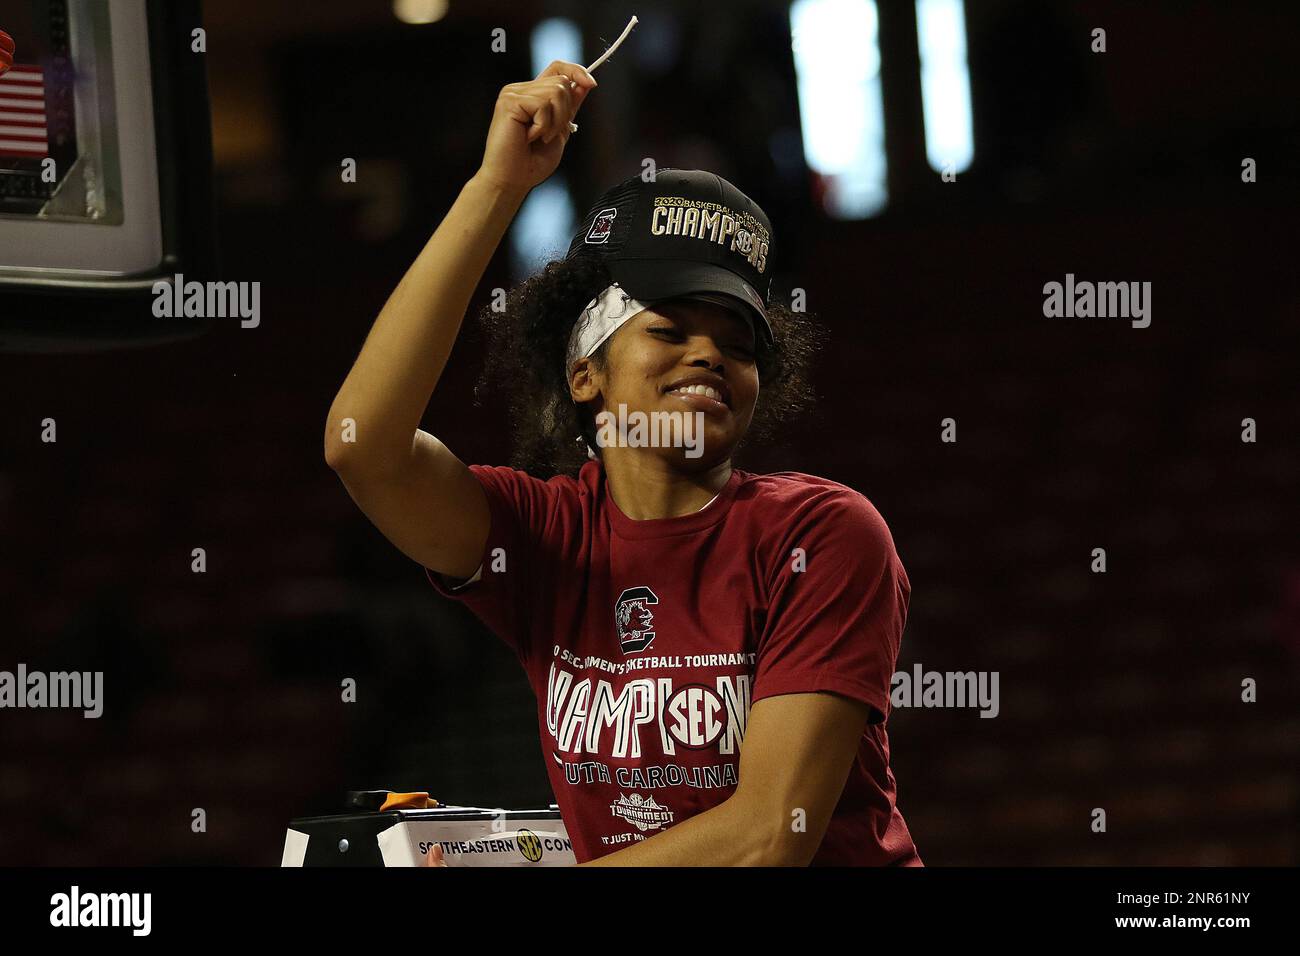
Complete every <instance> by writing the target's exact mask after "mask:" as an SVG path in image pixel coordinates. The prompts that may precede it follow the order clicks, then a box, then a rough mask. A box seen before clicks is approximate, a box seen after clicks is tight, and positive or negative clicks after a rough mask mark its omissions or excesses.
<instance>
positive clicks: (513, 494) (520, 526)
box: [424, 465, 559, 660]
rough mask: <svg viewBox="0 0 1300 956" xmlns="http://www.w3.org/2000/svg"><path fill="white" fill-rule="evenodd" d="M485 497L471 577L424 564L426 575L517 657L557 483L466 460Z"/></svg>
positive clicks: (525, 649) (523, 652)
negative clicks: (484, 526) (487, 521)
mask: <svg viewBox="0 0 1300 956" xmlns="http://www.w3.org/2000/svg"><path fill="white" fill-rule="evenodd" d="M469 470H470V473H471V474H472V475H473V476H474V477H475V478H476V479H477V480H478V483H479V485H480V486H481V487H482V488H483V494H484V497H485V498H486V499H487V504H488V512H489V514H490V517H491V527H490V528H489V530H488V537H487V541H486V542H485V544H484V547H483V554H482V556H481V563H480V565H479V568H478V570H477V571H476V572H475V573H474V576H473V577H471V578H469V579H468V580H464V581H457V580H453V579H450V578H447V577H444V576H443V575H441V574H439V573H438V572H436V571H432V570H430V569H429V568H425V569H424V571H425V575H426V576H427V577H428V579H429V583H430V584H431V585H432V586H433V588H434V590H435V591H437V592H438V593H439V594H441V595H442V596H443V597H446V598H450V599H451V600H454V601H458V602H460V603H463V604H464V605H465V606H466V607H468V608H469V609H470V610H471V611H473V612H474V614H475V616H477V617H478V618H479V619H480V620H482V621H483V623H485V624H486V625H487V626H488V627H489V628H490V629H491V630H492V632H493V633H495V634H496V635H497V636H498V637H499V638H501V640H503V641H504V642H505V643H506V644H507V645H508V646H509V647H510V648H511V649H512V650H514V651H515V653H516V654H517V655H518V656H519V657H520V659H521V660H525V659H526V658H527V656H528V653H529V645H530V643H531V642H530V640H529V634H528V627H529V625H530V624H531V623H532V621H533V620H534V618H535V616H536V615H535V614H534V613H532V609H531V608H530V602H532V601H533V600H534V598H535V594H534V590H535V587H536V581H537V577H538V575H537V570H538V553H539V550H540V548H539V543H540V542H541V541H542V540H543V539H544V537H545V535H546V534H547V531H548V527H549V525H550V523H551V520H552V518H553V516H554V514H555V510H556V500H557V497H558V494H559V488H558V486H557V485H555V484H554V483H551V482H545V481H542V480H540V479H538V478H534V477H533V476H531V475H529V474H528V473H526V472H523V471H519V470H517V469H514V468H507V467H503V466H495V465H470V466H469Z"/></svg>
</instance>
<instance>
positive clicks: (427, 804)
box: [379, 791, 438, 813]
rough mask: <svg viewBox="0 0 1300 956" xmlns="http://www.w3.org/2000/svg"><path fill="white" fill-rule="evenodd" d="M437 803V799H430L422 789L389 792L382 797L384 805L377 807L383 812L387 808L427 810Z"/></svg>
mask: <svg viewBox="0 0 1300 956" xmlns="http://www.w3.org/2000/svg"><path fill="white" fill-rule="evenodd" d="M437 805H438V801H437V800H434V799H432V798H431V797H430V796H429V795H428V794H427V793H425V792H424V791H420V792H418V793H390V794H389V795H388V796H387V797H386V798H384V805H383V806H381V807H380V808H379V812H380V813H383V812H385V811H387V810H429V809H432V808H433V807H436V806H437Z"/></svg>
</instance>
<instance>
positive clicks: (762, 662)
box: [753, 491, 912, 723]
mask: <svg viewBox="0 0 1300 956" xmlns="http://www.w3.org/2000/svg"><path fill="white" fill-rule="evenodd" d="M784 541H785V543H784V544H783V545H782V547H781V550H780V552H779V554H780V560H781V565H780V567H779V568H778V569H777V572H776V575H775V580H774V583H773V584H772V585H771V588H770V590H769V600H768V609H767V616H766V619H765V622H764V625H763V633H762V635H761V636H760V638H759V641H758V649H757V660H756V662H755V670H754V695H753V699H754V700H755V701H757V700H760V699H762V698H764V697H774V696H777V695H780V694H798V693H810V692H815V691H831V692H834V693H837V694H842V695H844V696H846V697H851V698H853V699H854V700H860V701H862V702H864V703H866V704H868V705H869V706H870V707H871V708H872V710H873V713H872V715H871V721H872V722H873V723H877V722H880V721H883V720H885V719H886V718H888V716H889V690H890V683H891V681H892V679H893V673H894V667H895V664H896V662H897V660H898V649H899V645H900V643H901V641H902V636H903V627H904V625H905V623H906V621H907V608H908V603H909V602H910V600H911V592H912V588H911V583H910V582H909V581H908V579H907V572H906V571H905V570H904V568H903V564H902V561H901V560H900V559H899V557H898V554H897V553H896V551H895V549H894V541H893V537H892V536H891V535H890V533H889V528H888V526H887V525H886V524H885V520H884V518H882V517H881V515H880V513H879V512H878V511H877V510H876V509H875V507H874V506H873V505H872V504H871V502H870V501H868V500H867V499H866V498H865V497H863V496H862V495H859V494H857V493H856V492H852V491H846V492H844V493H842V494H838V495H832V496H827V497H826V499H825V500H824V501H823V502H820V503H818V504H817V505H815V506H813V507H812V508H810V509H809V510H808V511H807V513H806V514H805V515H803V516H802V517H801V518H800V519H799V520H798V522H797V527H795V528H793V529H791V531H790V533H789V534H787V535H785V536H784ZM796 548H798V549H802V554H803V569H802V570H799V555H798V553H797V552H795V550H794V549H796Z"/></svg>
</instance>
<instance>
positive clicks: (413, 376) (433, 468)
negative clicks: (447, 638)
mask: <svg viewBox="0 0 1300 956" xmlns="http://www.w3.org/2000/svg"><path fill="white" fill-rule="evenodd" d="M594 87H595V80H593V79H591V78H590V76H588V74H587V73H586V71H585V70H584V69H583V68H582V67H581V66H579V65H578V64H576V63H565V62H561V61H556V62H555V63H552V64H551V65H550V66H549V67H547V68H546V69H545V70H544V71H543V72H542V73H541V75H540V76H538V78H537V79H535V80H530V81H528V82H525V83H511V84H508V85H507V86H505V87H503V88H502V90H501V93H500V95H499V96H498V97H497V101H496V105H495V107H494V109H493V114H492V122H491V126H490V127H489V130H488V137H487V145H486V148H485V150H484V154H483V162H482V165H481V166H480V167H479V169H478V171H477V172H476V173H475V174H474V176H473V177H471V178H470V180H469V181H468V182H466V183H465V185H464V187H463V188H462V189H461V191H460V195H459V196H458V197H457V198H456V201H455V202H454V203H453V204H452V207H451V209H450V210H448V212H447V215H446V216H445V217H444V218H443V220H442V223H441V224H440V225H439V226H438V228H437V230H436V231H435V232H434V234H433V236H432V238H430V239H429V241H428V243H427V244H426V245H425V247H424V249H423V251H421V253H420V255H419V256H418V257H417V258H416V260H415V262H414V263H413V264H412V265H411V267H410V269H408V270H407V272H406V275H405V276H403V278H402V281H401V282H400V283H398V286H397V288H396V289H395V290H394V291H393V293H392V295H391V296H389V298H388V302H387V303H386V304H385V305H384V308H383V310H382V311H381V312H380V313H379V317H378V318H377V319H376V320H375V323H374V326H373V327H372V328H371V330H370V334H369V335H368V336H367V338H366V341H365V344H364V346H363V347H362V349H361V353H360V355H358V356H357V360H356V362H355V363H354V364H353V366H352V370H351V371H350V372H349V373H348V376H347V378H346V380H345V381H344V382H343V386H342V387H341V388H340V389H339V392H338V394H337V395H336V396H335V398H334V402H333V404H332V405H331V406H330V410H329V416H328V419H327V421H326V425H325V460H326V462H328V463H329V466H330V467H331V468H333V469H334V471H335V472H337V473H338V475H339V477H340V478H341V479H342V481H343V484H344V486H345V487H346V488H347V490H348V493H349V494H350V495H351V496H352V498H353V500H354V501H356V503H357V505H358V506H359V507H360V508H361V510H362V511H364V512H365V513H366V515H367V516H368V517H369V518H370V520H371V521H373V522H374V523H375V526H376V527H378V528H379V530H380V531H382V532H383V533H384V535H385V536H386V537H387V538H388V539H389V540H390V541H392V542H393V544H394V545H396V546H397V547H398V548H399V549H400V550H401V551H402V552H403V553H405V554H406V555H408V556H409V557H410V558H412V559H413V560H415V561H418V562H420V563H421V564H423V565H424V566H425V567H428V568H430V569H432V570H434V571H438V572H441V573H443V574H446V575H449V576H453V577H469V576H471V575H472V574H473V573H474V571H475V570H476V569H477V568H478V564H479V559H480V557H481V556H482V551H483V547H484V545H485V543H486V541H487V534H488V530H489V528H488V522H489V517H488V509H487V502H486V500H485V499H484V497H483V491H482V489H481V487H480V486H479V484H478V482H477V481H476V480H475V479H474V476H473V475H472V474H471V473H470V471H469V469H468V468H467V467H466V466H465V465H464V464H463V463H462V462H461V461H460V460H459V459H458V458H457V457H456V456H455V455H454V454H452V453H451V451H450V450H449V449H448V448H447V446H446V445H444V444H443V443H442V442H440V441H439V440H438V439H437V438H435V437H434V436H433V435H431V434H429V433H428V432H425V431H422V430H421V429H420V427H419V426H420V419H421V418H422V416H423V415H424V411H425V409H426V408H427V406H428V404H429V398H430V397H431V396H432V394H433V390H434V389H435V388H436V387H437V385H438V381H439V379H440V378H441V376H442V372H443V369H444V368H445V367H446V365H447V358H448V356H450V354H451V350H452V346H453V345H454V344H455V341H456V336H457V335H458V334H459V332H460V326H461V322H462V320H463V319H464V316H465V310H466V309H467V308H468V306H469V300H470V297H471V296H472V295H473V293H474V289H475V288H476V287H477V285H478V283H479V280H480V279H482V277H483V272H484V271H485V270H486V268H487V264H488V262H489V260H490V259H491V258H492V255H493V253H494V252H495V251H496V248H497V245H498V244H499V243H500V242H501V238H502V236H504V235H505V232H506V229H507V228H508V227H509V225H510V223H511V221H512V220H513V219H514V216H515V214H516V213H517V212H518V211H519V207H520V205H521V204H522V203H523V200H524V198H525V197H526V196H527V195H528V192H529V190H531V189H532V188H533V186H535V185H537V184H538V183H540V182H542V181H543V180H545V179H546V178H547V177H548V176H550V175H551V173H553V172H554V171H555V169H556V167H557V166H558V165H559V162H560V157H561V156H562V155H563V152H564V147H565V145H566V144H567V143H568V140H569V136H570V135H571V133H570V132H569V123H570V121H571V120H572V119H573V117H574V116H575V115H576V114H577V111H578V109H579V108H580V107H581V105H582V103H583V101H584V100H585V99H586V96H587V94H588V93H590V91H591V90H592V89H593V88H594Z"/></svg>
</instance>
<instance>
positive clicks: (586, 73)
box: [582, 70, 596, 86]
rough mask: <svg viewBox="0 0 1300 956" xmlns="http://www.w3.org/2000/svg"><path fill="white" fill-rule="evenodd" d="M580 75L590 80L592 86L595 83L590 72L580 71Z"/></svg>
mask: <svg viewBox="0 0 1300 956" xmlns="http://www.w3.org/2000/svg"><path fill="white" fill-rule="evenodd" d="M582 75H583V76H585V77H586V78H587V79H589V80H590V81H591V85H592V86H595V85H596V78H595V77H594V76H592V75H591V74H590V73H588V72H587V71H586V70H583V71H582Z"/></svg>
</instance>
